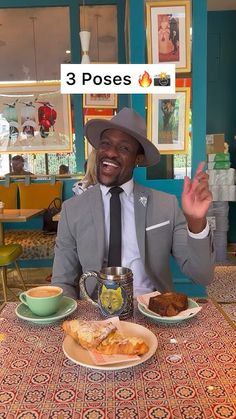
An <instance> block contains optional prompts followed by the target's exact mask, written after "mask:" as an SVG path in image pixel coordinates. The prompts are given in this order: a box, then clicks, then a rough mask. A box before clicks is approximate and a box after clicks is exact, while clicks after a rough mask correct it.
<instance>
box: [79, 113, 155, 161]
mask: <svg viewBox="0 0 236 419" xmlns="http://www.w3.org/2000/svg"><path fill="white" fill-rule="evenodd" d="M107 129H118V130H120V131H123V132H126V133H127V134H129V135H132V137H134V138H135V139H136V140H137V141H138V142H139V143H140V144H141V145H142V147H143V149H144V155H145V158H144V162H143V164H142V165H143V166H153V165H154V164H156V163H158V162H159V160H160V153H159V151H158V149H157V148H156V147H155V146H154V144H152V142H151V141H149V140H148V138H147V128H146V123H145V120H144V119H143V118H142V117H141V116H140V115H139V114H138V113H137V112H135V111H133V109H130V108H123V109H121V111H120V112H118V113H117V114H116V115H115V116H113V118H111V119H110V120H105V119H96V118H94V119H90V121H88V122H87V123H86V124H85V126H84V135H85V137H86V138H87V140H88V141H89V142H90V144H91V145H92V146H93V147H94V148H98V147H99V142H100V139H101V134H102V133H103V131H105V130H107Z"/></svg>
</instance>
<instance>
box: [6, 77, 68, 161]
mask: <svg viewBox="0 0 236 419" xmlns="http://www.w3.org/2000/svg"><path fill="white" fill-rule="evenodd" d="M71 151H72V120H71V102H70V96H69V95H62V94H61V93H60V83H58V82H42V83H32V84H31V83H30V84H18V83H17V84H11V85H9V84H6V85H5V84H1V85H0V153H54V152H55V153H69V152H71Z"/></svg>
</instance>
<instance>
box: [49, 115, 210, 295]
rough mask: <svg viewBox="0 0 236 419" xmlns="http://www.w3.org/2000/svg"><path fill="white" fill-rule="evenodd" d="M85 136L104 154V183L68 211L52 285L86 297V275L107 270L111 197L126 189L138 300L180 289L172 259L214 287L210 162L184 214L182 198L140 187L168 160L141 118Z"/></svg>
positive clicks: (127, 237)
mask: <svg viewBox="0 0 236 419" xmlns="http://www.w3.org/2000/svg"><path fill="white" fill-rule="evenodd" d="M85 136H86V137H87V139H88V141H89V142H90V144H91V145H92V146H93V147H94V148H95V149H96V150H97V160H96V166H97V179H98V184H97V185H95V186H94V187H93V188H90V189H88V190H87V191H86V192H84V193H83V194H82V195H80V196H79V197H77V196H76V197H73V198H71V199H68V200H67V201H65V202H64V203H63V205H62V212H61V217H60V221H59V226H58V233H57V239H56V246H55V259H54V265H53V277H52V283H53V284H55V285H58V286H61V287H62V288H63V289H64V294H65V295H68V296H71V297H73V298H79V287H78V280H79V278H80V276H81V275H82V273H83V272H86V271H87V270H96V271H99V270H100V269H101V268H102V267H105V266H107V263H108V248H109V230H110V226H109V220H110V212H109V211H110V209H109V201H110V196H111V193H110V192H109V190H110V188H111V187H113V186H120V187H122V189H123V191H122V193H120V201H121V216H122V248H121V253H122V256H121V265H122V266H125V267H128V268H130V269H131V270H132V271H133V275H134V293H135V295H139V294H142V293H145V292H151V291H153V290H158V291H160V292H164V291H169V290H171V289H172V279H171V272H170V266H169V256H170V255H173V256H174V258H175V259H176V261H177V262H178V264H179V266H180V268H181V270H182V271H183V272H184V274H185V275H187V276H188V277H189V278H191V279H192V280H193V281H194V282H196V283H199V284H204V285H206V284H209V283H210V282H211V281H212V279H213V271H214V262H213V261H214V250H213V240H212V235H211V231H210V229H209V226H208V223H207V219H206V214H207V211H208V209H209V206H210V204H211V202H212V195H211V192H210V191H209V189H208V176H207V174H206V173H204V172H203V167H204V162H202V163H200V164H199V166H198V168H197V171H196V175H195V177H194V178H193V180H190V179H189V178H188V177H185V180H184V188H183V193H182V210H181V209H180V208H179V206H178V203H177V200H176V197H175V196H174V195H170V194H166V193H163V192H159V191H156V190H153V189H149V188H146V187H144V186H141V185H139V184H136V183H134V181H133V170H134V167H135V166H139V165H140V166H151V165H154V164H156V163H158V161H159V157H160V156H159V152H158V150H157V149H156V147H155V146H154V145H153V144H152V143H151V142H150V141H149V140H148V139H147V136H146V124H145V121H144V119H143V118H141V116H140V115H139V114H137V113H136V112H134V111H133V110H132V109H129V108H123V109H122V110H121V111H120V112H119V113H118V114H117V115H115V116H114V117H113V118H112V119H111V120H109V121H108V120H102V119H92V120H90V121H89V122H87V124H86V125H85Z"/></svg>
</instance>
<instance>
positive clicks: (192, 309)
mask: <svg viewBox="0 0 236 419" xmlns="http://www.w3.org/2000/svg"><path fill="white" fill-rule="evenodd" d="M138 309H139V311H140V312H141V313H142V314H144V316H146V317H149V318H150V319H152V320H153V321H155V322H158V323H179V322H182V321H184V320H187V319H190V318H192V317H194V316H196V314H197V313H199V311H200V310H201V309H202V307H200V306H199V305H198V304H197V303H196V301H194V300H192V299H191V298H188V309H187V310H184V311H181V312H180V313H179V314H178V315H177V316H172V317H166V316H160V315H159V314H155V313H154V312H153V311H151V310H149V309H148V308H147V307H146V306H144V305H143V304H141V303H140V302H139V303H138Z"/></svg>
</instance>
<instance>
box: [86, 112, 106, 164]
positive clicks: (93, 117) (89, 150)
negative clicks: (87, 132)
mask: <svg viewBox="0 0 236 419" xmlns="http://www.w3.org/2000/svg"><path fill="white" fill-rule="evenodd" d="M112 117H113V115H85V116H84V124H86V123H87V122H88V121H90V119H111V118H112ZM92 149H93V146H91V144H90V143H89V142H88V140H87V138H86V137H84V156H85V159H87V158H88V155H89V154H90V153H91V151H92Z"/></svg>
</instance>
